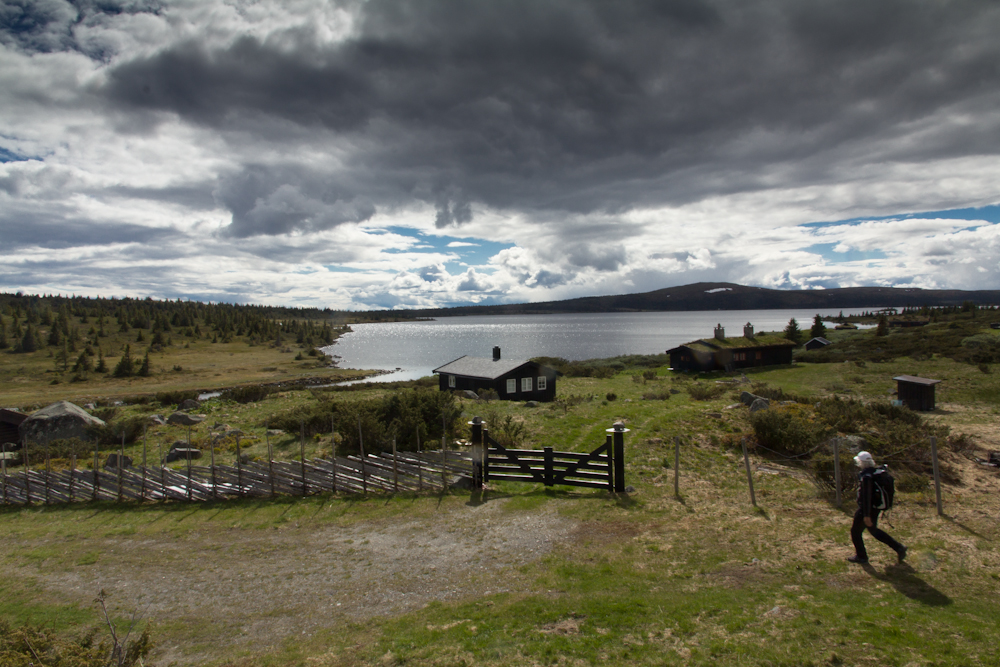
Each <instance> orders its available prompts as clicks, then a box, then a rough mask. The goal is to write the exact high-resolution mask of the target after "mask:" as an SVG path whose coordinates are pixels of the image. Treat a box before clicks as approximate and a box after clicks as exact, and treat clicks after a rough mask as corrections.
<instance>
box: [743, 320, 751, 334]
mask: <svg viewBox="0 0 1000 667" xmlns="http://www.w3.org/2000/svg"><path fill="white" fill-rule="evenodd" d="M743 337H744V338H753V325H752V324H750V323H749V322H747V323H746V324H745V325H743Z"/></svg>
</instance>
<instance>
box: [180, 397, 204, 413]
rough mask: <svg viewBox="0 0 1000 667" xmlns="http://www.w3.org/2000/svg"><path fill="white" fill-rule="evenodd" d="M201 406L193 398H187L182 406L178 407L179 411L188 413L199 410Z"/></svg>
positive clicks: (182, 402)
mask: <svg viewBox="0 0 1000 667" xmlns="http://www.w3.org/2000/svg"><path fill="white" fill-rule="evenodd" d="M199 405H201V404H200V403H199V402H198V401H196V400H194V399H193V398H186V399H184V400H183V401H181V403H180V405H178V406H177V409H178V410H183V411H185V412H187V411H188V410H197V409H198V406H199Z"/></svg>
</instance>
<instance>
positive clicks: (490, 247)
mask: <svg viewBox="0 0 1000 667" xmlns="http://www.w3.org/2000/svg"><path fill="white" fill-rule="evenodd" d="M386 231H389V232H392V233H393V234H399V235H400V236H408V237H410V238H412V239H415V240H417V241H419V244H418V245H419V246H421V247H418V248H409V249H407V250H384V251H383V252H386V253H400V252H427V253H442V254H446V253H451V254H454V255H458V257H459V259H458V261H454V262H447V263H446V264H445V266H446V267H447V269H448V272H449V273H451V274H457V273H464V272H465V270H466V267H465V266H464V265H463V264H467V265H469V266H474V267H476V268H477V269H479V267H481V266H484V265H485V264H486V263H487V262H488V261H489V259H490V257H492V256H493V255H495V254H497V253H498V252H500V251H501V250H504V249H505V248H513V247H514V244H513V243H496V242H494V241H486V240H483V239H476V238H470V237H467V236H464V237H463V236H435V235H431V234H425V233H423V232H421V231H419V230H417V229H412V228H410V227H387V228H386Z"/></svg>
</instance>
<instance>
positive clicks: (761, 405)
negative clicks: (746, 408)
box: [750, 398, 771, 413]
mask: <svg viewBox="0 0 1000 667" xmlns="http://www.w3.org/2000/svg"><path fill="white" fill-rule="evenodd" d="M769 407H771V402H770V401H769V400H767V399H766V398H755V399H754V401H753V403H751V404H750V412H751V413H753V412H758V411H760V410H767V409H768V408H769Z"/></svg>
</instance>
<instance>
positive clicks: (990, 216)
mask: <svg viewBox="0 0 1000 667" xmlns="http://www.w3.org/2000/svg"><path fill="white" fill-rule="evenodd" d="M914 218H919V219H924V218H926V219H931V220H933V219H935V218H941V219H944V220H985V221H986V222H991V223H993V224H997V223H1000V204H991V205H989V206H982V207H980V208H953V209H948V210H945V211H925V212H923V213H905V214H902V215H885V216H881V217H866V218H849V219H847V220H834V221H828V222H807V223H805V224H804V225H802V227H812V228H818V227H839V226H841V225H860V224H862V223H864V222H878V221H880V220H912V219H914Z"/></svg>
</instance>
